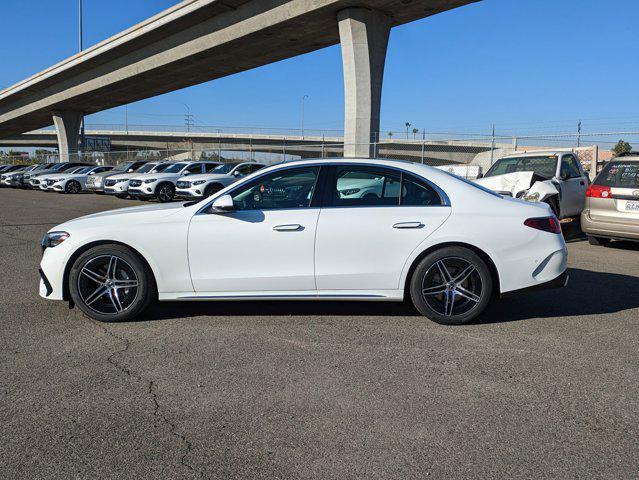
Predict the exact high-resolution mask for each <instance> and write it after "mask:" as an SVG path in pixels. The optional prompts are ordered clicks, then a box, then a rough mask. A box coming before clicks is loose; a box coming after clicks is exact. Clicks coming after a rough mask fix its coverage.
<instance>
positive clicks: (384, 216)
mask: <svg viewBox="0 0 639 480" xmlns="http://www.w3.org/2000/svg"><path fill="white" fill-rule="evenodd" d="M330 169H331V170H330V172H329V175H327V177H326V183H325V186H324V189H325V191H324V199H323V207H322V211H321V214H320V218H319V222H318V226H317V237H316V246H315V276H316V282H317V288H318V290H319V293H320V294H321V293H325V294H330V293H336V292H339V291H341V292H347V291H349V290H351V291H352V290H366V291H375V290H397V289H399V288H400V285H399V282H400V276H401V272H402V269H403V267H404V265H405V263H406V260H407V259H408V258H409V256H410V254H411V253H412V252H413V250H414V249H415V248H416V247H417V246H418V245H419V244H420V243H422V242H423V241H424V240H425V239H426V238H427V237H428V236H429V235H430V234H431V233H432V232H434V231H435V230H436V229H437V228H439V227H440V226H441V225H442V224H443V223H444V221H445V220H446V219H447V218H448V216H449V215H450V206H449V205H448V202H447V200H446V199H445V198H444V197H445V196H444V195H442V194H441V193H440V191H439V190H438V189H436V188H435V187H434V186H432V185H431V184H429V183H428V182H426V181H424V180H423V179H420V178H418V177H416V176H414V175H412V174H409V173H406V172H402V171H400V170H395V169H391V168H384V167H377V166H367V165H362V164H353V165H339V166H332V167H330Z"/></svg>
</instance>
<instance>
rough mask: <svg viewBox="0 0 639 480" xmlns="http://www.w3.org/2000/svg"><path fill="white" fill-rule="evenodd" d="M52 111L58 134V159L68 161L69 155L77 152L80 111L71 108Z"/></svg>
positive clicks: (80, 119)
mask: <svg viewBox="0 0 639 480" xmlns="http://www.w3.org/2000/svg"><path fill="white" fill-rule="evenodd" d="M52 113H53V124H54V125H55V128H56V131H57V135H58V152H59V153H60V161H61V162H68V161H69V160H70V156H71V155H73V154H76V153H78V142H79V140H80V124H81V123H82V113H81V112H76V111H73V110H64V111H55V112H52Z"/></svg>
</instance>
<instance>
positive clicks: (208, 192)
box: [204, 183, 224, 198]
mask: <svg viewBox="0 0 639 480" xmlns="http://www.w3.org/2000/svg"><path fill="white" fill-rule="evenodd" d="M223 188H224V185H220V184H219V183H212V184H211V185H207V186H206V188H205V189H204V198H209V197H210V196H212V195H215V194H216V193H217V192H219V191H220V190H222V189H223Z"/></svg>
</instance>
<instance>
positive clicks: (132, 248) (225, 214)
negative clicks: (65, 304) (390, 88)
mask: <svg viewBox="0 0 639 480" xmlns="http://www.w3.org/2000/svg"><path fill="white" fill-rule="evenodd" d="M360 192H361V193H360ZM42 248H43V250H44V253H43V257H42V262H41V267H40V276H41V282H40V295H41V296H43V297H45V298H48V299H52V300H66V301H69V302H70V303H71V305H77V306H78V307H79V308H80V309H81V310H82V311H83V312H84V313H85V314H86V315H88V316H89V317H92V318H94V319H97V320H100V321H124V320H130V319H133V318H135V317H137V316H138V315H140V314H141V313H142V311H143V310H144V309H145V308H146V307H147V306H148V305H149V303H150V302H152V301H154V300H156V299H158V300H160V301H168V300H171V301H176V300H179V301H192V300H258V299H259V300H271V299H277V300H302V299H303V300H370V301H396V302H401V301H403V300H404V299H405V298H406V297H408V298H410V299H411V300H412V302H413V303H414V305H415V307H416V308H417V309H418V310H419V311H420V312H421V313H422V314H423V315H425V316H426V317H428V318H430V319H432V320H434V321H436V322H440V323H444V324H463V323H466V322H469V321H471V320H472V319H474V318H475V317H477V316H478V315H479V314H480V313H481V312H482V311H483V310H484V309H485V308H486V306H487V305H488V303H489V302H490V301H491V299H494V298H497V297H499V296H501V295H502V294H505V293H512V292H515V291H519V290H525V289H537V288H542V287H558V286H563V285H565V284H566V282H567V280H568V277H567V272H566V262H567V249H566V244H565V242H564V240H563V237H562V235H561V228H560V226H559V222H558V221H557V219H556V218H555V217H554V215H553V214H552V211H551V210H550V207H549V206H548V205H546V204H532V203H529V202H525V201H523V200H518V199H513V198H504V197H502V196H500V195H498V194H495V193H493V192H491V191H489V190H486V189H484V188H483V187H480V186H478V185H476V184H473V183H470V182H468V181H466V180H463V179H460V178H458V177H455V176H453V175H451V174H448V173H446V172H443V171H441V170H437V169H435V168H431V167H427V166H424V165H420V164H415V163H410V162H402V161H393V160H375V161H373V160H355V159H343V160H305V161H297V162H291V163H283V164H278V165H274V166H271V167H268V168H265V169H263V170H260V171H258V172H255V173H253V174H252V175H250V176H247V177H246V178H244V179H242V180H240V181H238V182H237V183H234V184H232V185H230V186H228V187H226V188H225V189H223V190H221V191H219V192H218V193H217V194H215V195H214V196H212V197H210V198H207V199H204V200H202V201H200V202H190V203H185V204H180V203H173V204H169V205H152V206H144V207H133V208H126V209H122V210H115V211H110V212H103V213H97V214H94V215H89V216H86V217H82V218H79V219H76V220H72V221H69V222H67V223H64V224H62V225H58V226H57V227H55V228H53V229H52V230H51V231H49V232H48V233H47V234H46V235H45V236H44V238H43V240H42ZM220 252H223V253H222V254H220Z"/></svg>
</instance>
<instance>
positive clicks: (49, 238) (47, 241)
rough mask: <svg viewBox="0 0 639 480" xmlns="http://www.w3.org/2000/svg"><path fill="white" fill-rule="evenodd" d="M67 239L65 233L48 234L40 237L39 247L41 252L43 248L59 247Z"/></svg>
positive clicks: (67, 236)
mask: <svg viewBox="0 0 639 480" xmlns="http://www.w3.org/2000/svg"><path fill="white" fill-rule="evenodd" d="M67 238H69V234H68V233H67V232H49V233H47V234H46V235H45V236H44V237H42V242H40V245H41V246H42V250H44V249H45V248H53V247H56V246H58V245H60V244H61V243H62V242H64V241H65V240H66V239H67Z"/></svg>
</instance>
